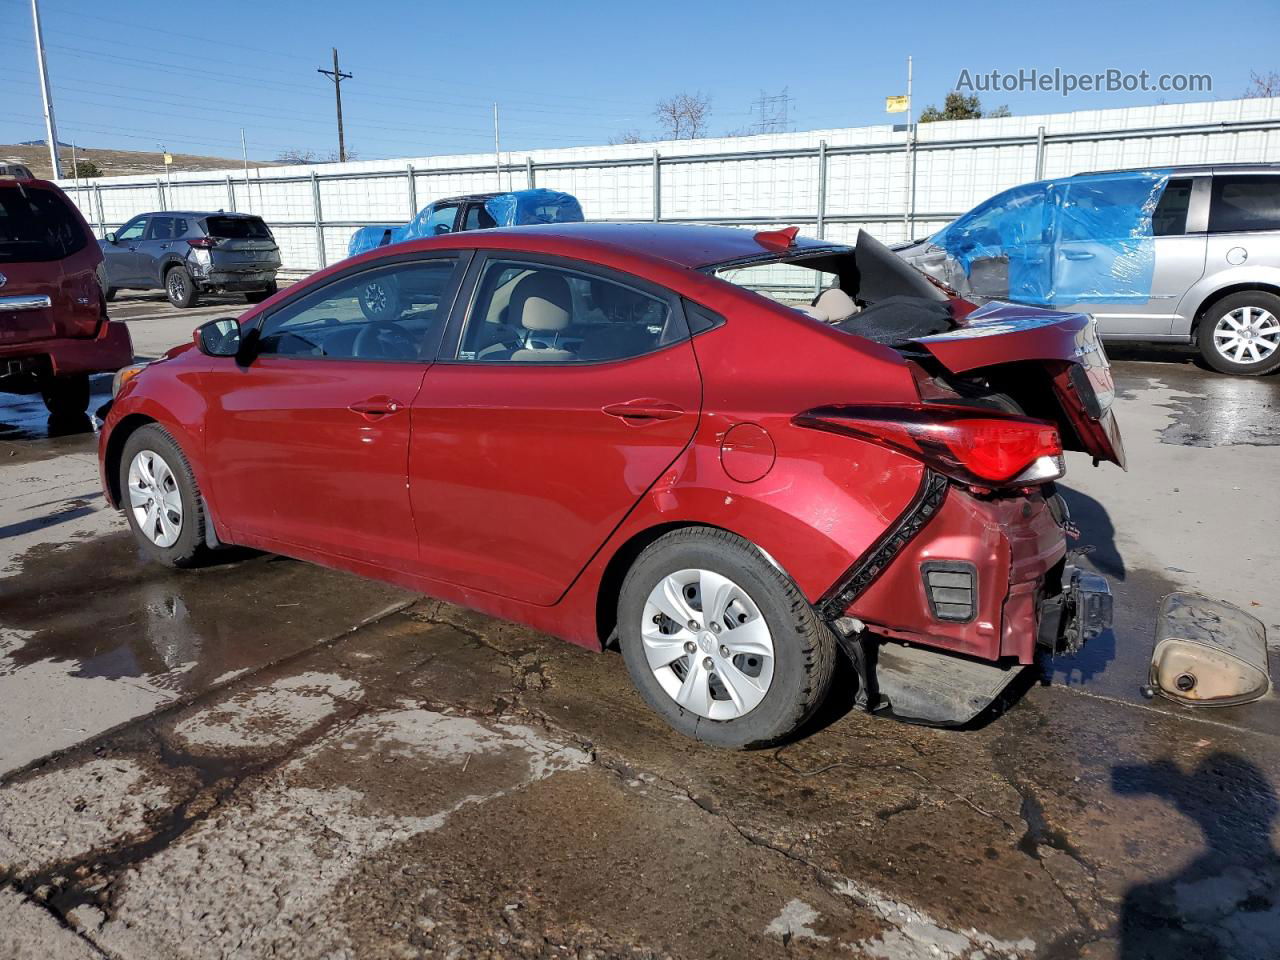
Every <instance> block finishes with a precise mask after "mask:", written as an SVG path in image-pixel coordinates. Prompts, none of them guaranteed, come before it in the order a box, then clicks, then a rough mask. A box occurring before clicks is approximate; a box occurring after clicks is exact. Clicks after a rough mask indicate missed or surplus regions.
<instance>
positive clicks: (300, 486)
mask: <svg viewBox="0 0 1280 960" xmlns="http://www.w3.org/2000/svg"><path fill="white" fill-rule="evenodd" d="M459 262H460V261H459V259H458V257H457V256H455V255H447V254H437V253H433V254H432V255H430V256H423V255H417V256H411V257H408V258H403V257H402V258H396V259H395V260H394V261H393V262H391V263H387V262H386V261H385V260H384V261H382V264H381V265H366V266H365V267H362V268H356V269H355V270H353V271H351V272H348V273H345V274H342V275H340V276H338V277H336V278H333V279H330V280H328V281H327V282H324V283H323V284H322V285H320V286H318V287H317V286H314V285H305V286H304V285H300V286H304V289H302V290H300V291H299V292H298V293H297V294H295V295H294V296H293V297H291V298H290V299H288V300H286V301H285V302H284V303H282V304H280V305H279V306H278V307H276V308H274V309H273V310H271V311H270V312H269V313H268V314H267V315H266V316H265V317H264V318H263V320H262V321H261V322H260V324H258V325H257V326H256V327H255V328H254V329H253V330H252V331H246V335H245V342H246V349H247V350H248V351H249V353H250V354H251V355H252V359H251V361H250V362H248V363H243V362H241V361H240V360H237V359H224V360H218V361H216V362H215V363H214V365H213V367H212V368H211V370H210V371H209V372H208V373H207V374H206V375H205V383H204V387H203V390H202V392H203V393H204V394H205V396H206V397H207V399H208V405H209V409H208V414H207V423H206V453H205V456H206V460H207V462H208V463H209V464H211V465H213V466H212V467H211V471H212V487H213V497H214V499H215V501H216V503H217V509H218V511H219V513H220V517H221V519H222V520H223V522H225V523H226V524H227V525H228V526H230V527H231V529H232V530H233V531H235V534H236V536H237V537H238V538H243V539H244V541H245V542H246V543H249V544H250V545H254V546H266V547H269V548H273V549H278V550H280V552H283V553H288V552H289V547H290V546H296V547H302V548H304V549H306V550H317V551H320V552H322V553H324V554H328V555H331V556H334V557H341V558H349V559H356V560H361V561H366V562H372V563H376V564H380V565H382V566H386V567H388V568H391V569H408V568H412V567H413V565H414V564H415V563H416V558H417V552H418V551H417V540H416V538H415V536H414V526H413V516H412V514H411V512H410V504H409V490H408V486H407V483H406V465H407V463H408V459H409V431H410V415H409V411H410V405H411V404H412V402H413V400H414V398H415V396H416V395H417V393H418V389H419V387H420V386H421V384H422V377H423V374H424V373H425V372H426V370H427V368H428V366H429V365H430V363H431V361H432V359H433V358H434V357H435V354H436V349H437V346H438V345H439V342H440V337H441V335H442V333H443V330H444V326H445V321H446V318H447V315H448V313H449V307H450V305H451V303H452V298H453V295H454V292H455V291H456V287H457V282H458V277H459V274H460V272H461V271H460V269H459V266H458V265H459ZM386 277H390V278H393V279H394V280H397V281H403V282H402V286H403V287H404V288H405V289H412V290H414V291H419V293H418V294H417V295H415V296H413V297H405V298H404V299H403V300H402V302H401V304H400V307H399V309H398V311H397V312H396V314H395V315H394V316H384V317H381V318H378V319H370V318H369V317H368V316H366V314H365V313H364V312H363V311H362V310H361V307H360V296H361V293H362V291H363V289H364V288H365V287H366V286H367V285H368V284H369V283H370V282H373V281H375V280H377V279H378V278H386ZM241 359H243V358H241Z"/></svg>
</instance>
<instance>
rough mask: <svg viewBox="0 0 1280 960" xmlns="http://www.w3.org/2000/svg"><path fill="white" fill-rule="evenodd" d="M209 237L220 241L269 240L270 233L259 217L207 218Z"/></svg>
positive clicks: (206, 227)
mask: <svg viewBox="0 0 1280 960" xmlns="http://www.w3.org/2000/svg"><path fill="white" fill-rule="evenodd" d="M205 229H206V230H207V231H208V234H209V236H211V237H218V238H219V239H222V240H270V239H272V237H271V231H270V230H268V229H267V225H266V224H265V223H264V222H263V221H262V218H261V217H208V218H207V219H206V220H205Z"/></svg>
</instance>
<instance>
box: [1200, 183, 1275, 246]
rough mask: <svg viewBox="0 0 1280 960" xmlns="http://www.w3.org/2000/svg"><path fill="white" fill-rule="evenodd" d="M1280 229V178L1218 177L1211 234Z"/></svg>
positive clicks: (1210, 219) (1210, 212) (1215, 185)
mask: <svg viewBox="0 0 1280 960" xmlns="http://www.w3.org/2000/svg"><path fill="white" fill-rule="evenodd" d="M1242 230H1280V176H1277V177H1214V178H1213V198H1212V200H1211V202H1210V205H1209V232H1210V233H1237V232H1239V231H1242Z"/></svg>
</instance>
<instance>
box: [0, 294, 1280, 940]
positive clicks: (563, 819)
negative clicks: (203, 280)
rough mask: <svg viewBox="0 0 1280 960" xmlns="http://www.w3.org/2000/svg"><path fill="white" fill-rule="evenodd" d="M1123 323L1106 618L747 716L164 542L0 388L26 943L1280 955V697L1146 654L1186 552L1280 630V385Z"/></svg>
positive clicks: (521, 638) (0, 935)
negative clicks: (715, 713)
mask: <svg viewBox="0 0 1280 960" xmlns="http://www.w3.org/2000/svg"><path fill="white" fill-rule="evenodd" d="M142 301H143V298H139V303H136V304H133V305H132V306H131V307H130V309H131V310H133V311H134V312H143V313H145V312H146V309H147V306H146V303H144V302H142ZM155 313H156V317H155V319H154V325H155V326H154V331H155V332H154V335H155V336H157V337H162V336H164V335H166V334H165V331H167V330H168V329H169V326H166V325H167V324H183V323H187V322H188V321H186V320H184V319H179V320H173V321H171V320H170V319H168V318H166V317H165V316H164V315H163V311H162V309H161V308H159V307H157V308H156V310H155ZM149 322H150V321H149ZM1113 352H1114V353H1116V354H1117V355H1118V356H1120V357H1122V358H1123V359H1121V360H1120V361H1119V362H1118V363H1117V374H1118V379H1119V381H1120V384H1121V386H1122V388H1123V391H1124V396H1123V399H1122V401H1121V407H1120V414H1119V415H1120V419H1121V425H1122V427H1123V428H1124V430H1125V433H1126V441H1127V444H1128V446H1129V449H1130V456H1131V460H1132V465H1131V472H1130V473H1129V474H1127V475H1121V474H1120V473H1119V472H1118V471H1101V470H1100V471H1091V470H1089V468H1088V466H1087V463H1085V462H1084V461H1080V460H1076V461H1073V462H1072V463H1071V466H1070V472H1069V474H1068V486H1069V487H1070V492H1069V494H1068V496H1070V497H1071V498H1072V500H1073V507H1075V508H1076V509H1075V514H1076V516H1077V518H1078V519H1079V521H1080V524H1081V526H1082V527H1083V528H1084V530H1085V537H1084V540H1086V541H1088V540H1090V539H1093V540H1094V541H1095V542H1096V543H1097V544H1098V549H1097V551H1096V552H1095V553H1094V554H1092V555H1091V557H1090V558H1089V560H1090V562H1091V563H1092V564H1093V565H1094V566H1095V567H1096V568H1097V569H1099V570H1100V571H1101V572H1104V573H1106V574H1107V575H1109V576H1111V577H1112V578H1113V579H1114V586H1115V589H1116V595H1117V610H1118V614H1117V623H1116V629H1115V631H1114V633H1113V634H1108V635H1104V636H1103V637H1100V638H1099V639H1098V640H1097V641H1095V642H1094V643H1093V644H1091V645H1090V647H1088V648H1086V650H1085V651H1084V652H1083V653H1082V654H1080V655H1078V656H1077V657H1075V658H1059V659H1058V660H1057V661H1053V662H1049V663H1047V664H1046V665H1045V669H1044V671H1043V675H1042V679H1041V681H1040V682H1034V680H1035V678H1029V680H1030V681H1031V682H1027V683H1024V684H1022V685H1021V686H1020V687H1019V688H1018V689H1016V690H1014V691H1012V693H1011V695H1010V697H1009V702H1008V703H1007V704H1006V706H1005V709H1004V710H1003V711H1002V712H1000V713H999V714H998V715H995V716H993V717H990V718H987V719H986V720H985V721H984V722H983V723H981V724H979V725H977V726H976V727H975V728H974V729H969V730H964V731H945V730H936V729H929V728H925V727H913V726H908V725H905V724H901V723H896V722H893V721H891V720H887V719H884V718H876V717H869V716H866V715H864V714H861V713H858V712H855V711H853V710H852V709H851V707H852V705H851V703H850V702H849V698H848V697H845V696H836V697H835V698H833V701H832V703H830V704H829V705H828V708H827V709H825V710H824V712H823V713H822V715H821V716H820V717H819V718H818V721H817V722H816V723H815V724H814V725H813V727H812V729H810V730H809V731H807V732H806V734H805V735H804V736H803V737H800V738H798V739H797V740H795V741H794V742H791V743H788V744H786V745H785V746H783V747H781V748H778V749H772V750H766V751H757V752H749V753H726V752H721V751H716V750H713V749H710V748H708V747H705V746H703V745H700V744H698V743H695V742H692V741H689V740H686V739H684V738H681V737H679V736H678V735H676V734H674V733H673V732H671V731H669V730H668V729H667V728H666V727H665V726H664V725H663V724H662V723H661V722H660V721H659V720H658V719H657V718H656V717H655V716H653V715H652V714H651V713H650V711H649V710H648V709H647V708H646V707H645V706H644V704H643V703H642V702H641V700H640V698H639V696H638V695H637V694H636V693H635V692H634V691H633V689H632V688H631V685H630V683H629V680H628V678H627V675H626V671H625V668H624V666H623V664H622V662H621V658H620V657H619V656H618V655H617V654H616V653H614V652H606V653H604V654H597V653H592V652H588V651H585V650H581V649H579V648H576V647H572V646H570V645H567V644H564V643H561V642H559V641H556V640H554V639H551V638H548V637H546V636H544V635H541V634H539V633H537V632H535V631H532V630H528V629H525V628H523V627H520V626H517V625H514V624H510V623H505V622H501V621H496V620H492V619H490V618H487V617H483V616H480V615H478V614H474V613H471V612H468V611H465V610H462V609H460V608H457V607H454V606H451V605H448V604H444V603H440V602H438V601H434V600H430V599H426V598H421V597H417V596H414V595H410V594H406V593H404V592H402V591H399V590H396V589H393V588H390V587H386V586H383V585H380V584H375V583H371V582H368V581H363V580H360V579H358V578H355V577H350V576H346V575H344V574H338V573H334V572H331V571H325V570H321V569H318V568H315V567H310V566H307V565H305V564H301V563H296V562H294V561H289V560H283V559H279V558H271V557H257V556H255V557H249V558H245V559H242V560H240V561H238V562H228V563H226V564H222V565H220V566H217V567H213V568H211V569H208V570H203V571H200V572H198V573H188V574H172V573H169V572H167V571H164V570H161V569H159V568H156V567H150V566H147V565H146V564H145V563H144V562H143V561H142V560H141V559H140V558H139V556H138V554H137V551H136V550H135V549H134V548H133V546H132V544H131V541H130V539H129V537H128V534H127V532H125V530H124V526H123V523H122V521H120V519H119V518H118V517H116V516H114V515H113V514H110V513H109V512H107V511H105V510H104V509H103V508H102V503H101V499H100V497H99V496H98V494H97V492H96V483H97V480H96V464H95V461H94V458H93V455H92V454H93V437H92V435H90V434H84V433H81V434H76V433H74V432H73V433H71V434H70V435H68V436H61V437H51V436H49V435H48V430H47V426H46V425H45V424H44V423H43V421H42V418H41V417H40V416H39V414H38V412H35V411H33V409H32V407H31V404H30V401H29V398H17V397H9V396H0V481H2V482H0V529H3V530H4V531H5V534H4V538H3V539H2V540H0V719H3V720H4V723H3V724H2V725H0V957H4V958H10V957H12V958H15V960H27V958H36V957H39V958H62V957H65V958H77V960H78V958H99V960H100V958H115V960H134V958H151V957H164V958H192V960H196V958H224V957H271V956H288V957H300V958H307V957H316V958H319V957H325V958H339V957H353V958H354V957H360V958H366V957H395V958H415V957H544V956H551V957H576V958H587V957H595V958H605V957H742V956H751V957H757V956H758V957H783V956H798V957H828V956H849V957H866V958H884V960H917V958H921V960H923V958H929V960H932V958H951V960H958V958H967V960H997V958H1014V957H1018V958H1031V957H1043V958H1068V957H1090V958H1099V960H1103V958H1117V960H1119V958H1125V960H1128V958H1139V957H1151V958H1157V957H1158V958H1161V960H1164V958H1177V957H1195V958H1196V960H1209V958H1218V957H1241V958H1254V957H1263V956H1268V955H1270V954H1271V953H1273V952H1274V949H1275V948H1274V944H1275V943H1276V942H1280V899H1278V894H1280V866H1278V861H1277V855H1276V852H1275V851H1276V849H1277V841H1278V840H1280V831H1278V830H1277V824H1276V821H1277V819H1278V818H1280V801H1277V784H1278V783H1280V754H1278V753H1277V751H1276V744H1277V734H1280V719H1278V718H1277V708H1276V706H1275V701H1274V700H1269V701H1266V702H1262V703H1259V704H1254V705H1252V706H1246V707H1239V708H1231V709H1225V710H1216V711H1202V712H1193V711H1189V710H1185V709H1181V708H1177V707H1174V706H1172V705H1169V704H1165V703H1161V702H1159V701H1145V700H1143V699H1141V697H1140V696H1139V695H1138V692H1137V688H1138V686H1139V684H1140V683H1141V682H1142V680H1143V677H1144V675H1145V663H1146V659H1147V657H1148V656H1149V654H1150V644H1151V633H1150V631H1151V626H1152V619H1153V617H1154V611H1155V603H1156V601H1157V600H1158V598H1159V596H1160V594H1161V593H1162V592H1164V591H1166V590H1168V589H1172V588H1173V587H1175V586H1200V587H1201V589H1204V590H1205V591H1206V592H1211V593H1214V594H1216V595H1218V596H1221V597H1223V598H1224V599H1227V600H1231V601H1233V602H1236V603H1238V604H1241V605H1242V606H1245V607H1247V608H1249V609H1251V610H1253V611H1254V612H1255V613H1257V614H1258V615H1259V616H1261V617H1262V618H1263V619H1264V620H1265V621H1266V622H1267V623H1268V625H1269V628H1270V630H1271V632H1272V637H1273V640H1274V639H1275V638H1276V637H1277V636H1280V630H1278V628H1277V627H1276V626H1275V624H1276V623H1277V622H1278V621H1280V604H1278V603H1277V597H1276V595H1275V592H1274V587H1273V586H1271V584H1270V574H1269V571H1270V570H1272V569H1274V568H1275V561H1276V560H1278V559H1280V557H1278V556H1277V552H1276V546H1275V544H1274V542H1273V539H1274V538H1270V537H1267V536H1266V535H1265V532H1264V531H1263V530H1262V529H1261V528H1260V527H1258V526H1254V525H1242V524H1239V523H1237V524H1236V526H1234V527H1231V526H1228V525H1229V524H1231V523H1232V522H1233V521H1232V520H1231V518H1230V516H1229V515H1227V514H1222V515H1219V514H1217V513H1214V510H1215V509H1216V507H1215V508H1210V509H1209V510H1208V511H1205V510H1201V509H1199V505H1200V504H1201V503H1202V502H1212V501H1213V497H1212V496H1211V495H1210V494H1211V493H1212V491H1213V489H1214V488H1215V486H1216V485H1218V484H1220V482H1221V480H1220V478H1221V477H1223V476H1229V477H1231V478H1232V479H1231V482H1232V483H1238V484H1240V485H1242V486H1249V485H1250V484H1260V483H1263V482H1265V481H1266V479H1267V478H1268V476H1269V473H1273V472H1274V457H1275V452H1274V449H1271V446H1270V445H1271V444H1274V437H1275V435H1276V434H1275V430H1276V428H1275V426H1274V424H1275V420H1274V402H1275V397H1276V396H1277V389H1278V385H1277V384H1276V383H1275V382H1272V381H1227V380H1224V379H1222V378H1216V377H1215V376H1213V375H1210V374H1208V373H1205V372H1203V371H1200V370H1198V369H1197V368H1195V367H1194V366H1191V365H1189V364H1187V363H1184V362H1181V361H1180V359H1179V358H1178V357H1177V356H1172V357H1171V356H1169V355H1167V354H1166V353H1161V352H1159V351H1155V352H1141V351H1131V352H1130V353H1128V354H1126V353H1125V352H1124V351H1121V350H1116V351H1113ZM1223 384H1229V386H1224V385H1223ZM1228 401H1229V402H1230V408H1229V409H1225V408H1223V407H1222V406H1221V405H1222V404H1226V403H1227V402H1228ZM1250 423H1252V424H1254V425H1255V426H1256V427H1257V431H1261V432H1260V433H1259V432H1257V431H1255V432H1249V431H1247V430H1244V429H1242V424H1250ZM1267 431H1270V433H1268V432H1267ZM1268 437H1270V438H1271V439H1267V438H1268ZM1178 463H1180V464H1182V466H1181V467H1179V468H1178V469H1177V471H1176V472H1174V471H1173V468H1172V467H1171V464H1178ZM1206 465H1211V466H1212V469H1210V468H1209V466H1206ZM1171 486H1172V487H1179V488H1180V490H1179V492H1180V493H1181V492H1185V493H1186V494H1187V496H1186V497H1185V498H1183V499H1180V500H1178V501H1176V503H1175V502H1174V501H1172V500H1170V499H1167V498H1166V499H1164V500H1161V499H1160V498H1161V496H1162V495H1163V492H1164V491H1165V490H1167V489H1168V488H1169V487H1171ZM1171 504H1172V505H1171ZM1206 521H1208V522H1209V524H1210V526H1209V528H1206V527H1205V522H1206ZM1207 529H1208V530H1209V531H1210V532H1206V530H1207ZM1225 530H1230V536H1225V535H1221V532H1222V531H1225ZM1274 660H1275V651H1274V649H1273V661H1274ZM841 680H842V681H844V682H843V687H844V689H846V690H847V689H848V684H847V680H848V678H847V676H845V677H842V678H841ZM838 682H840V681H838Z"/></svg>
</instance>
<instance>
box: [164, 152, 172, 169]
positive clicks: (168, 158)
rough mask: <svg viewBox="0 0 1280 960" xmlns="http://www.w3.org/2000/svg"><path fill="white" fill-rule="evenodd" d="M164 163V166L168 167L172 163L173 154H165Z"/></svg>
mask: <svg viewBox="0 0 1280 960" xmlns="http://www.w3.org/2000/svg"><path fill="white" fill-rule="evenodd" d="M164 162H165V166H168V165H169V164H171V163H173V154H172V153H166V154H165V155H164Z"/></svg>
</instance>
